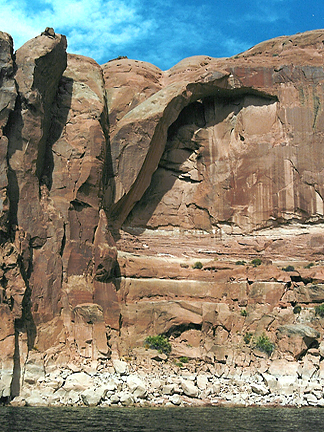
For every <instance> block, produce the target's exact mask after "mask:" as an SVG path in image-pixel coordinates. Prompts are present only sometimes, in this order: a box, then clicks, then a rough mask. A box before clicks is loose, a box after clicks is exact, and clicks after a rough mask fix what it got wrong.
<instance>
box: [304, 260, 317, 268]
mask: <svg viewBox="0 0 324 432" xmlns="http://www.w3.org/2000/svg"><path fill="white" fill-rule="evenodd" d="M314 265H315V264H314V263H313V262H310V263H308V264H307V265H305V267H304V268H305V269H309V268H311V267H313V266H314Z"/></svg>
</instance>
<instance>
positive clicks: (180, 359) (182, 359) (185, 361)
mask: <svg viewBox="0 0 324 432" xmlns="http://www.w3.org/2000/svg"><path fill="white" fill-rule="evenodd" d="M179 361H180V362H181V363H188V362H189V359H188V357H180V358H179Z"/></svg>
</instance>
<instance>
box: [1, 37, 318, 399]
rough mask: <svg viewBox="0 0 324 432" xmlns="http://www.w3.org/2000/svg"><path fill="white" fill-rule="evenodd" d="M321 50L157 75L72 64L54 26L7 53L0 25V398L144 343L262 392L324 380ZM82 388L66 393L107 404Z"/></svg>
mask: <svg viewBox="0 0 324 432" xmlns="http://www.w3.org/2000/svg"><path fill="white" fill-rule="evenodd" d="M323 40H324V31H322V30H317V31H312V32H307V33H303V34H298V35H295V36H289V37H288V36H287V37H286V36H285V37H279V38H276V39H273V40H270V41H267V42H263V43H261V44H259V45H257V46H255V47H253V48H251V49H250V50H248V51H246V52H244V53H241V54H238V55H237V56H234V57H231V58H226V59H213V58H211V57H206V56H198V57H193V58H189V59H185V60H183V61H181V62H180V63H179V64H177V65H175V66H174V67H173V68H171V69H170V70H168V71H161V70H160V69H158V68H157V67H155V66H153V65H151V64H147V63H145V62H141V61H137V60H130V59H127V58H119V59H115V60H112V61H109V62H108V63H106V64H104V65H102V66H100V65H98V64H97V63H96V62H95V61H94V60H92V59H90V58H87V57H83V56H80V55H74V54H67V53H66V45H67V43H66V38H65V37H64V36H61V35H57V34H55V32H54V30H53V29H46V30H45V32H43V33H42V35H41V36H38V37H36V38H34V39H32V40H31V41H29V42H27V43H26V44H25V45H24V46H23V47H21V48H20V49H19V50H18V51H17V52H16V53H14V51H13V42H12V39H11V37H10V36H9V35H7V34H5V33H0V68H1V75H0V76H1V81H0V113H1V116H0V143H1V152H0V260H1V269H0V278H1V279H0V284H1V287H0V314H1V320H0V348H1V354H0V360H1V361H0V378H1V384H0V398H2V399H1V400H3V401H8V400H9V399H11V398H13V397H14V396H18V395H22V394H25V396H26V401H27V402H26V403H29V404H32V402H30V401H31V400H32V398H33V396H32V393H31V394H30V395H27V393H28V392H27V387H26V386H29V387H30V386H31V387H33V386H36V385H37V386H38V385H41V383H42V382H43V380H45V376H46V374H47V373H51V371H52V370H53V369H55V368H57V367H59V366H60V365H62V366H64V367H65V366H66V365H70V366H69V367H70V368H71V370H73V373H75V374H77V373H80V374H84V373H88V372H89V371H90V370H91V368H92V364H93V362H96V365H97V366H98V365H100V364H102V365H106V364H107V362H109V361H110V360H113V361H114V362H115V364H117V363H116V362H117V361H120V357H121V356H126V357H127V359H128V360H129V359H132V360H133V361H135V362H136V361H138V362H141V361H144V360H143V359H145V356H146V357H147V358H149V360H150V362H151V363H150V365H151V366H150V367H152V364H153V365H154V362H157V363H156V364H158V362H166V361H167V359H168V357H167V356H166V354H164V353H158V352H155V353H154V354H152V353H151V354H150V351H151V350H148V351H147V352H146V351H145V348H144V347H143V346H144V342H145V339H146V337H147V336H153V335H159V334H163V335H165V336H166V337H168V338H169V341H170V343H171V347H172V350H171V354H170V358H171V359H172V358H174V359H177V358H180V357H184V358H188V359H189V361H191V362H203V363H204V364H205V365H211V366H210V367H212V368H214V369H213V370H214V371H218V372H217V373H220V374H221V375H222V374H226V373H228V374H230V375H231V376H238V377H244V374H250V375H251V374H252V373H253V371H254V370H258V371H259V372H260V373H263V374H264V376H263V378H262V380H263V381H264V382H266V387H264V385H263V384H262V385H261V383H255V385H254V387H253V388H252V392H254V393H255V394H257V395H261V396H266V395H268V394H269V392H270V391H272V389H274V388H276V389H278V388H279V387H280V388H281V389H282V392H286V393H287V394H291V391H295V390H292V389H295V387H296V382H295V381H296V379H297V378H296V376H297V375H298V379H301V380H303V383H304V384H305V388H307V385H308V384H306V382H309V385H310V380H314V379H316V380H319V381H320V380H321V379H322V375H323V369H324V362H323V361H322V358H323V355H322V354H323V347H322V345H321V340H322V338H323V334H324V327H323V326H324V321H323V318H322V317H321V312H320V310H319V309H318V308H317V309H316V306H318V305H320V304H321V303H323V302H324V289H323V286H324V285H323V284H324V266H323V265H322V260H323V253H324V249H323V228H324V220H323V214H324V205H323V186H324V182H323V164H322V160H323V148H324V146H323V144H324V143H323V136H324V134H323V132H324V130H323V115H324V114H323V112H324V111H323V102H324V96H323V83H324V71H323V66H322V65H323V52H324V45H323ZM323 314H324V313H323ZM262 335H264V336H266V337H267V338H269V342H270V343H271V344H273V347H274V351H273V352H272V353H270V352H268V353H267V352H266V353H265V352H263V351H264V350H263V351H262V349H261V350H260V349H257V346H256V345H257V341H258V338H259V336H262ZM249 338H250V339H249ZM259 348H260V347H259ZM261 348H262V347H261ZM168 361H170V360H168ZM152 362H153V363H152ZM286 363H288V364H289V366H290V367H291V368H292V370H294V371H295V372H294V373H293V375H294V377H293V379H291V382H290V381H289V380H290V378H289V379H288V378H287V377H285V376H284V375H283V378H282V382H280V383H279V378H278V377H277V375H278V374H277V375H276V372H275V365H276V364H278V365H280V364H286ZM126 366H127V365H126ZM126 366H125V367H126ZM98 367H100V366H98ZM102 367H104V366H102ZM112 367H113V366H112V365H111V368H112ZM126 369H127V368H126ZM126 369H125V370H126ZM288 369H289V368H288ZM221 370H222V371H223V372H222V373H221V372H219V371H221ZM224 371H227V372H224ZM296 371H298V372H296ZM89 373H90V372H89ZM215 373H216V372H215ZM63 375H64V373H63ZM279 375H280V374H279ZM295 375H296V376H295ZM289 376H290V375H289ZM273 377H275V378H273ZM61 379H63V380H64V379H65V378H62V377H60V379H59V378H58V377H54V376H53V377H52V378H51V380H50V381H49V382H50V383H51V384H50V387H51V386H52V387H53V385H54V384H55V383H56V382H57V383H58V384H57V386H58V387H57V388H56V390H57V389H58V388H59V387H60V386H63V383H62V382H61ZM71 379H72V378H71ZM242 379H244V378H242ZM57 380H58V381H57ZM267 380H268V382H267ZM307 380H308V381H307ZM45 381H46V380H45ZM133 381H134V380H133ZM135 381H136V379H135ZM135 381H134V382H135ZM205 381H206V380H205ZM205 381H204V380H203V379H199V382H198V379H197V386H196V385H195V384H192V383H191V382H190V379H189V381H188V382H187V381H181V382H180V381H179V382H178V383H175V384H174V385H175V387H174V388H176V389H180V390H181V389H182V390H181V391H182V392H184V394H185V395H187V396H188V397H194V398H196V397H199V395H200V393H199V392H200V391H205V390H204V389H205V388H207V381H208V380H207V381H206V382H205ZM288 381H289V382H288ZM63 382H64V381H63ZM53 383H54V384H53ZM312 383H313V381H312ZM137 384H138V383H137V381H136V385H137ZM140 384H141V385H139V384H138V386H137V387H138V388H139V389H140V390H138V389H137V387H136V386H135V384H134V386H135V387H136V389H137V390H134V391H133V387H134V386H133V384H132V385H130V384H129V386H128V387H129V388H128V389H126V388H125V389H124V390H123V392H124V393H120V396H118V397H117V396H116V395H115V396H116V397H115V396H114V397H115V399H114V397H113V400H115V402H116V401H117V399H118V401H121V402H120V403H124V404H132V403H133V402H134V401H135V400H136V398H144V397H146V388H147V387H146V384H145V383H140ZM91 385H95V384H94V383H92V384H91ZM213 385H214V384H213ZM215 385H216V384H215ZM312 385H313V384H312ZM314 385H315V384H314ZM55 386H56V384H55ZM181 386H182V387H181ZM52 387H51V388H52ZM135 387H134V388H135ZM116 388H117V387H116ZM174 388H173V387H172V389H173V390H172V391H171V390H170V389H169V390H170V391H171V393H170V395H171V396H173V395H172V392H174V391H175V390H174ZM198 388H199V391H198ZM90 390H91V391H90ZM90 390H89V392H88V393H84V394H83V396H82V397H81V396H78V394H77V393H75V392H74V393H73V394H72V393H71V394H70V396H69V398H70V399H66V400H71V403H74V402H73V401H80V400H83V401H84V403H85V404H88V405H94V404H97V402H98V401H100V400H104V398H105V394H106V393H105V392H102V389H101V387H100V389H99V390H98V389H97V387H96V388H95V387H94V388H92V387H91V389H90ZM119 390H120V391H121V389H119ZM119 390H118V391H119ZM180 390H179V391H180ZM46 391H47V390H46ZM62 391H63V390H62ZM70 391H74V390H73V389H72V388H71V389H70ZM109 391H110V390H109ZM111 391H112V390H111ZM129 391H131V392H132V393H129ZM213 391H214V390H213ZM316 391H317V388H315V387H314V388H313V389H312V390H311V391H310V392H309V394H311V395H312V396H311V397H310V399H309V404H313V402H314V401H313V399H314V397H315V398H316ZM24 392H25V393H24ZM26 392H27V393H26ZM136 392H137V393H136ZM305 392H306V390H305ZM135 393H136V394H135ZM210 394H211V393H210ZM213 394H214V393H213ZM305 394H308V393H307V392H306V393H305ZM122 395H123V396H122ZM110 396H111V395H110ZM110 396H109V397H110ZM171 396H170V397H171ZM35 397H36V396H35ZM28 398H29V399H28ZM28 400H29V402H28ZM35 400H36V399H35ZM37 400H38V399H37ZM64 400H65V399H64ZM109 400H111V399H109ZM172 400H173V399H172ZM172 400H171V402H172ZM318 400H319V399H318ZM118 401H117V402H116V403H118ZM123 401H124V402H123ZM181 401H182V399H181V398H180V399H179V397H178V396H177V394H176V395H174V401H173V402H172V403H174V404H176V405H179V404H181ZM37 403H38V402H37ZM67 403H69V402H67ZM98 403H99V402H98ZM305 403H306V402H305ZM307 403H308V402H307ZM314 404H315V403H314Z"/></svg>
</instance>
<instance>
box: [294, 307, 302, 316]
mask: <svg viewBox="0 0 324 432" xmlns="http://www.w3.org/2000/svg"><path fill="white" fill-rule="evenodd" d="M293 312H294V314H295V315H296V314H300V312H301V306H295V307H294V309H293Z"/></svg>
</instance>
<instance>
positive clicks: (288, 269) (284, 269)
mask: <svg viewBox="0 0 324 432" xmlns="http://www.w3.org/2000/svg"><path fill="white" fill-rule="evenodd" d="M282 270H283V271H286V272H291V271H294V270H295V267H294V266H292V265H288V266H287V267H283V268H282Z"/></svg>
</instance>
